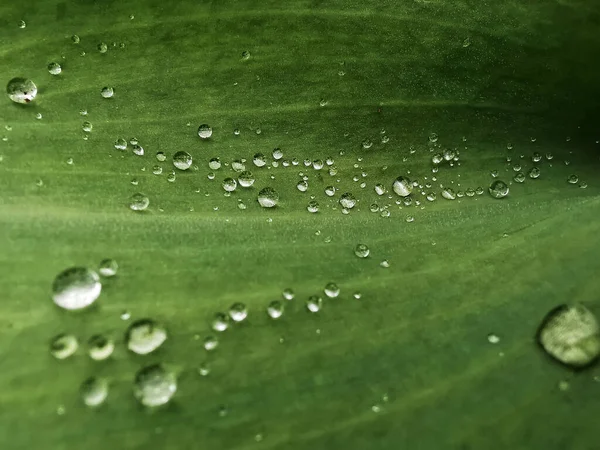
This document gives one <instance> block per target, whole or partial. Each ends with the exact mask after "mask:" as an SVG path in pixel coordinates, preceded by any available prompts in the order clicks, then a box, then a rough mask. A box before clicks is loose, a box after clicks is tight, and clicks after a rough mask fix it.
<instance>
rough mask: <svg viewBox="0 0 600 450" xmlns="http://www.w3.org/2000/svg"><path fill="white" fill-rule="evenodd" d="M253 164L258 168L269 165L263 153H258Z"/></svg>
mask: <svg viewBox="0 0 600 450" xmlns="http://www.w3.org/2000/svg"><path fill="white" fill-rule="evenodd" d="M252 162H253V163H254V165H255V166H256V167H263V166H265V165H266V164H267V158H266V157H265V155H264V154H263V153H256V154H255V155H254V157H253V158H252Z"/></svg>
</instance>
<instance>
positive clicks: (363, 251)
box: [354, 244, 371, 258]
mask: <svg viewBox="0 0 600 450" xmlns="http://www.w3.org/2000/svg"><path fill="white" fill-rule="evenodd" d="M369 253H371V250H370V249H369V247H368V246H367V245H365V244H356V247H355V248H354V254H355V255H356V256H358V257H359V258H366V257H367V256H369Z"/></svg>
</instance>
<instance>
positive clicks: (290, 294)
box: [281, 288, 294, 300]
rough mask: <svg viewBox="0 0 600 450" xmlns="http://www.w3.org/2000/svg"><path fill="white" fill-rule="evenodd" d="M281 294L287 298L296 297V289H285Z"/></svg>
mask: <svg viewBox="0 0 600 450" xmlns="http://www.w3.org/2000/svg"><path fill="white" fill-rule="evenodd" d="M281 295H283V298H285V299H286V300H293V299H294V291H293V290H292V289H291V288H286V289H284V290H283V292H282V293H281Z"/></svg>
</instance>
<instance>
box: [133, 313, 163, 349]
mask: <svg viewBox="0 0 600 450" xmlns="http://www.w3.org/2000/svg"><path fill="white" fill-rule="evenodd" d="M166 340H167V330H165V328H164V327H163V326H162V325H159V324H157V323H156V322H155V321H154V320H152V319H141V320H136V321H135V322H132V323H131V325H129V327H128V328H127V331H126V332H125V343H126V345H127V348H128V349H129V350H131V351H132V352H133V353H137V354H138V355H147V354H148V353H151V352H153V351H154V350H156V349H157V348H158V347H160V346H161V345H162V344H163V342H165V341H166Z"/></svg>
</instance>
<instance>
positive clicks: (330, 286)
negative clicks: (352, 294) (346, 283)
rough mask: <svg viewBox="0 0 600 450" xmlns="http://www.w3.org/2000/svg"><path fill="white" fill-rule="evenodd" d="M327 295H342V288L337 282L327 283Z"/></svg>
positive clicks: (325, 290) (333, 296)
mask: <svg viewBox="0 0 600 450" xmlns="http://www.w3.org/2000/svg"><path fill="white" fill-rule="evenodd" d="M324 292H325V295H326V296H327V297H329V298H336V297H337V296H338V295H340V288H339V287H338V285H337V284H335V283H327V284H326V285H325V289H324Z"/></svg>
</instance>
